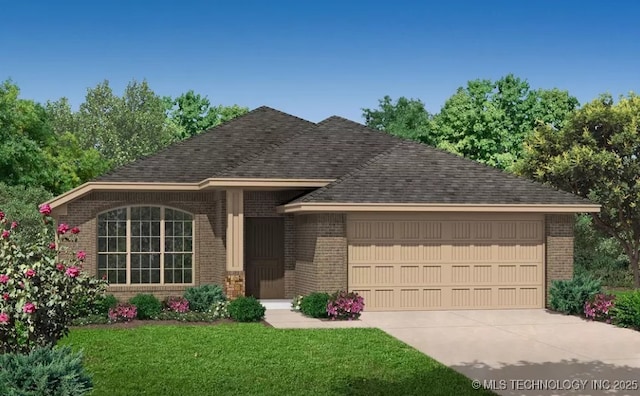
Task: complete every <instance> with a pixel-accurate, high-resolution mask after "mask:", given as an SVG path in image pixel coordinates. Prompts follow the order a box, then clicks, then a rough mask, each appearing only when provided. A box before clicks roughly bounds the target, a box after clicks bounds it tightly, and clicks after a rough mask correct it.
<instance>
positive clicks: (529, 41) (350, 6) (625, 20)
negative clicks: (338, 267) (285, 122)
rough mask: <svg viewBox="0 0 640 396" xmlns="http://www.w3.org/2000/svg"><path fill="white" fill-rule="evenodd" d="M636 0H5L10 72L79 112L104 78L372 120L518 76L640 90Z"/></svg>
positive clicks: (0, 7)
mask: <svg viewBox="0 0 640 396" xmlns="http://www.w3.org/2000/svg"><path fill="white" fill-rule="evenodd" d="M638 15H640V2H638V1H630V0H629V1H616V2H606V1H592V0H582V1H573V0H571V1H569V0H554V1H551V0H535V1H534V0H530V1H520V0H510V1H504V0H502V1H491V0H485V1H438V2H430V1H415V2H406V1H385V2H376V1H347V0H343V1H329V0H321V1H306V0H297V1H241V0H231V1H224V2H222V1H189V0H183V1H171V2H169V1H163V0H155V1H99V2H98V1H96V2H93V1H82V2H79V1H64V0H61V1H55V2H54V1H27V0H25V1H21V2H18V1H7V0H0V16H1V22H0V80H4V79H6V78H11V79H13V80H14V82H15V83H17V84H18V86H19V87H20V88H21V89H22V97H24V98H30V99H35V100H37V101H41V102H44V101H46V100H48V99H57V98H59V97H62V96H65V97H68V98H69V99H70V101H71V103H72V105H73V106H74V107H77V106H78V105H79V104H80V103H81V102H82V101H83V99H84V95H85V93H86V89H87V88H88V87H92V86H95V85H96V84H97V83H99V82H101V81H102V80H104V79H107V80H109V81H110V83H111V85H112V87H113V88H114V90H115V91H116V92H117V93H118V94H121V93H122V90H123V88H124V86H125V85H126V84H127V82H129V81H130V80H131V79H137V80H142V79H146V80H147V81H148V82H149V84H150V86H151V87H152V88H153V89H154V90H155V91H156V93H158V94H160V95H171V96H176V95H179V94H180V93H183V92H185V91H187V90H189V89H193V90H195V91H196V92H198V93H201V94H203V95H207V96H208V97H209V99H211V101H212V103H214V104H219V103H221V104H234V103H236V104H240V105H244V106H248V107H250V108H254V107H257V106H260V105H268V106H271V107H275V108H278V109H281V110H283V111H286V112H289V113H292V114H295V115H298V116H300V117H303V118H306V119H309V120H311V121H320V120H322V119H324V118H326V117H328V116H330V115H334V114H335V115H341V116H344V117H347V118H350V119H353V120H356V121H360V120H361V108H362V107H375V106H376V105H377V100H378V99H380V98H382V97H383V96H384V95H391V96H392V97H394V98H397V97H398V96H407V97H413V98H419V99H421V100H422V101H423V102H425V104H426V105H427V109H428V110H429V111H431V112H437V111H438V110H439V109H440V107H441V106H442V105H443V103H444V101H445V100H446V99H447V98H448V97H449V96H451V95H452V94H453V93H454V92H455V90H456V88H457V87H459V86H463V85H465V84H466V82H467V81H468V80H472V79H476V78H489V79H497V78H499V77H501V76H503V75H505V74H507V73H514V74H516V75H517V76H519V77H521V78H525V79H527V80H528V81H529V83H530V84H531V86H532V87H534V88H553V87H557V88H561V89H566V90H569V92H570V93H572V94H573V95H575V96H576V97H577V98H578V99H579V100H580V102H581V103H584V102H586V101H589V100H592V99H594V98H595V97H597V95H598V94H599V93H603V92H609V93H611V94H613V95H614V96H618V95H620V94H626V93H628V92H629V91H635V92H640V23H638Z"/></svg>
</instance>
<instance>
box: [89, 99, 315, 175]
mask: <svg viewBox="0 0 640 396" xmlns="http://www.w3.org/2000/svg"><path fill="white" fill-rule="evenodd" d="M309 127H315V124H314V123H312V122H309V121H306V120H303V119H301V118H298V117H294V116H292V115H289V114H286V113H283V112H281V111H278V110H274V109H271V108H269V107H264V106H263V107H259V108H257V109H255V110H253V111H251V112H249V113H247V114H245V115H243V116H241V117H238V118H236V119H233V120H231V121H228V122H226V123H224V124H222V125H219V126H217V127H215V128H212V129H211V130H209V131H207V132H204V133H202V134H200V135H197V136H194V137H192V138H190V139H187V140H185V141H182V142H179V143H176V144H173V145H171V146H169V147H167V148H166V149H164V150H162V151H160V152H158V153H156V154H153V155H151V156H149V157H146V158H142V159H140V160H137V161H135V162H132V163H131V164H128V165H125V166H122V167H120V168H118V169H115V170H114V171H112V172H110V173H107V174H105V175H103V176H100V177H98V178H97V179H95V181H99V182H173V183H189V182H191V183H196V182H200V181H202V180H204V179H207V178H210V177H214V176H215V174H216V173H218V172H221V171H223V170H225V169H228V168H231V167H233V166H235V165H237V164H239V163H240V162H242V161H243V160H244V159H245V158H247V157H250V156H252V155H255V154H257V153H259V152H261V151H263V150H264V149H265V147H267V146H269V145H272V144H275V143H279V142H282V141H284V140H286V139H289V138H291V137H292V136H295V135H296V134H298V133H300V132H302V131H304V130H305V129H307V128H309Z"/></svg>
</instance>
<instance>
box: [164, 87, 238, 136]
mask: <svg viewBox="0 0 640 396" xmlns="http://www.w3.org/2000/svg"><path fill="white" fill-rule="evenodd" d="M165 103H166V106H167V114H168V117H169V120H170V121H171V122H172V123H173V124H174V125H176V126H177V131H176V132H177V133H176V135H175V139H176V140H183V139H186V138H189V137H191V136H195V135H197V134H199V133H201V132H203V131H205V130H207V129H209V128H212V127H214V126H216V125H219V124H221V123H223V122H226V121H228V120H231V119H232V118H235V117H238V116H240V115H243V114H245V113H247V112H248V111H249V109H248V108H246V107H240V106H238V105H233V106H222V105H219V106H214V107H212V106H211V102H210V101H209V99H207V97H206V96H201V95H200V94H196V93H195V92H193V90H189V91H187V92H186V93H184V94H182V95H180V96H178V97H177V98H176V99H174V100H172V99H171V98H165Z"/></svg>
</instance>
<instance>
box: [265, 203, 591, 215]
mask: <svg viewBox="0 0 640 396" xmlns="http://www.w3.org/2000/svg"><path fill="white" fill-rule="evenodd" d="M313 212H485V213H492V212H494V213H499V212H502V213H505V212H526V213H597V212H600V205H596V204H587V203H585V204H423V203H333V202H332V203H323V202H296V203H291V204H287V205H281V206H279V207H278V213H313Z"/></svg>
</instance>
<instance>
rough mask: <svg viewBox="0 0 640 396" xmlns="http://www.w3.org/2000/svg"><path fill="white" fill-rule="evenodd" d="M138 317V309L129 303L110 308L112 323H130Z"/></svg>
mask: <svg viewBox="0 0 640 396" xmlns="http://www.w3.org/2000/svg"><path fill="white" fill-rule="evenodd" d="M136 316H138V309H137V308H136V306H135V305H133V304H129V303H120V304H118V305H116V306H115V307H113V308H109V320H110V321H111V322H129V321H131V320H133V319H135V318H136Z"/></svg>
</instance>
